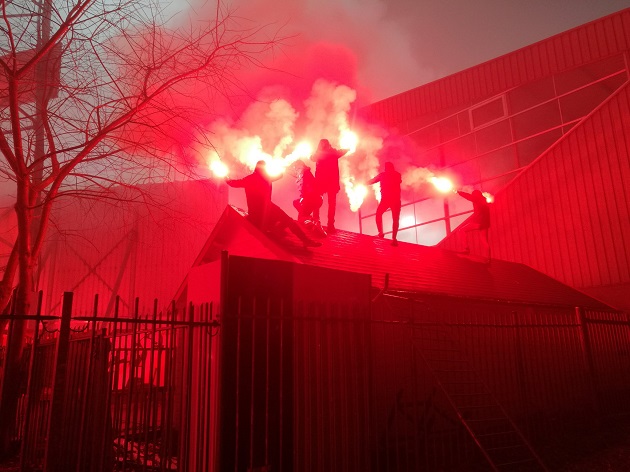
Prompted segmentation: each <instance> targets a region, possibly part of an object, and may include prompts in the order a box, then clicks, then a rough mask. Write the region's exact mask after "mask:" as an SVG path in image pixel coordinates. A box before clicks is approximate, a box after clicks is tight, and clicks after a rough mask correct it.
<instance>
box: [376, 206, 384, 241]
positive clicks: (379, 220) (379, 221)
mask: <svg viewBox="0 0 630 472" xmlns="http://www.w3.org/2000/svg"><path fill="white" fill-rule="evenodd" d="M383 213H385V206H384V205H381V204H379V205H378V208H376V229H377V230H378V236H379V238H382V237H383Z"/></svg>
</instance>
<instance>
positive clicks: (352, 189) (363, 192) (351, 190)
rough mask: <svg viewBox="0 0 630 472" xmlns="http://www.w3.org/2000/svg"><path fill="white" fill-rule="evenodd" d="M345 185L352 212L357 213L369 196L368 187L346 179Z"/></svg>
mask: <svg viewBox="0 0 630 472" xmlns="http://www.w3.org/2000/svg"><path fill="white" fill-rule="evenodd" d="M343 185H344V188H345V190H346V195H348V200H349V201H350V210H352V211H357V210H358V209H359V208H360V207H361V205H362V204H363V200H365V197H366V196H367V194H368V189H367V187H366V186H365V185H363V184H355V183H354V182H353V181H352V179H351V178H348V179H345V180H344V181H343Z"/></svg>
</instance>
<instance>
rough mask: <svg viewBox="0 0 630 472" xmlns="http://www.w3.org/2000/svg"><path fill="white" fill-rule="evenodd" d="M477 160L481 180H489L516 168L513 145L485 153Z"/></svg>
mask: <svg viewBox="0 0 630 472" xmlns="http://www.w3.org/2000/svg"><path fill="white" fill-rule="evenodd" d="M477 161H479V170H480V172H481V180H488V179H491V178H493V177H496V176H497V175H501V174H505V173H506V172H510V171H511V170H514V169H516V159H515V158H514V148H513V146H509V147H507V148H503V149H499V150H498V151H493V152H491V153H489V154H485V155H483V156H481V157H479V158H478V159H477Z"/></svg>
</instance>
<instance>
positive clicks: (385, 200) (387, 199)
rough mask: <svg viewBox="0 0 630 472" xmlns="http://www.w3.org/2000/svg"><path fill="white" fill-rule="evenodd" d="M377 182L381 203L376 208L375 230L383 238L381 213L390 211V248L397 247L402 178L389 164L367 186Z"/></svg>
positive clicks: (392, 165)
mask: <svg viewBox="0 0 630 472" xmlns="http://www.w3.org/2000/svg"><path fill="white" fill-rule="evenodd" d="M377 182H380V184H381V201H380V203H379V204H378V207H377V208H376V228H377V229H378V237H379V238H383V237H385V235H384V233H383V213H385V211H387V210H388V209H391V210H392V246H398V240H397V239H396V238H397V236H398V226H399V224H400V207H401V203H400V184H401V182H402V177H401V176H400V172H398V171H396V169H394V164H392V163H391V162H386V163H385V171H384V172H381V173H380V174H378V175H377V176H376V177H374V178H373V179H370V180H368V182H367V183H368V184H369V185H373V184H375V183H377Z"/></svg>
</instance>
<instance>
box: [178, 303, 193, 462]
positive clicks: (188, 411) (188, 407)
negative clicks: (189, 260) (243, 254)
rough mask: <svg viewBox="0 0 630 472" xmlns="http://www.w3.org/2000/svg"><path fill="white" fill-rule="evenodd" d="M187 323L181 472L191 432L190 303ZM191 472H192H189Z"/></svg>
mask: <svg viewBox="0 0 630 472" xmlns="http://www.w3.org/2000/svg"><path fill="white" fill-rule="evenodd" d="M188 321H189V322H190V324H189V325H188V326H187V328H186V350H187V363H186V364H187V365H186V394H187V395H186V396H187V398H186V400H185V401H186V404H185V410H184V411H185V418H184V424H185V427H184V428H183V430H182V441H181V449H180V451H179V460H180V463H181V465H182V468H181V472H184V471H188V465H189V464H188V462H189V460H188V456H189V454H190V450H189V449H190V447H189V446H190V438H189V436H190V432H191V431H192V427H191V424H192V405H191V398H190V394H191V392H192V382H193V379H192V374H193V372H192V356H193V322H194V321H195V310H194V307H193V305H192V303H190V304H189V306H188ZM191 472H192V471H191Z"/></svg>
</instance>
